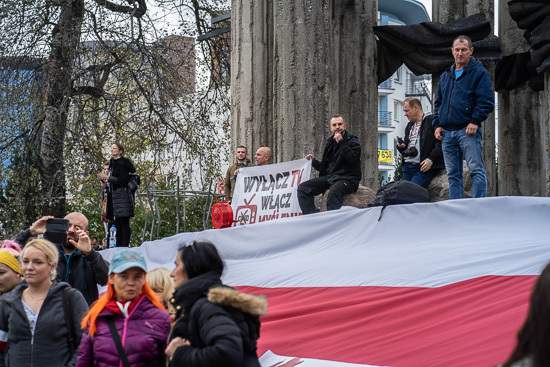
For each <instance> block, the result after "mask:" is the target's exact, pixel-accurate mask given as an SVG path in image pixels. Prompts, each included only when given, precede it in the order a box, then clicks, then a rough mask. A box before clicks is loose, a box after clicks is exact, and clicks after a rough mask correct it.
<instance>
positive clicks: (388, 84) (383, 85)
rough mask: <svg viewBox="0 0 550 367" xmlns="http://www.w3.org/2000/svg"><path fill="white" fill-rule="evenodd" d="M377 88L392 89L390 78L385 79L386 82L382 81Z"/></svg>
mask: <svg viewBox="0 0 550 367" xmlns="http://www.w3.org/2000/svg"><path fill="white" fill-rule="evenodd" d="M378 88H382V89H392V84H391V78H390V79H386V80H385V81H383V82H382V83H380V84H378Z"/></svg>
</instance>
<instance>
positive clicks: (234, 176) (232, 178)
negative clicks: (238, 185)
mask: <svg viewBox="0 0 550 367" xmlns="http://www.w3.org/2000/svg"><path fill="white" fill-rule="evenodd" d="M243 167H248V162H243V163H241V168H243ZM236 178H237V175H233V176H231V177H229V179H230V180H234V179H236Z"/></svg>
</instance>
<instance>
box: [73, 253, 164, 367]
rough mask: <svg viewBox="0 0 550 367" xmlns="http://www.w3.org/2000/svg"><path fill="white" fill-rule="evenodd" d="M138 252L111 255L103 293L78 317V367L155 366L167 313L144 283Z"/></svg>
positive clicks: (144, 269) (158, 362) (144, 270)
mask: <svg viewBox="0 0 550 367" xmlns="http://www.w3.org/2000/svg"><path fill="white" fill-rule="evenodd" d="M146 276H147V265H146V263H145V258H144V257H143V254H142V253H141V252H139V251H137V250H133V249H124V250H122V251H118V252H117V253H115V255H114V256H113V259H112V261H111V264H110V267H109V283H108V288H107V292H106V293H105V295H103V297H101V298H100V299H98V300H97V301H96V302H95V303H94V304H93V305H92V307H91V308H90V311H89V312H88V314H87V315H86V316H85V317H84V319H83V320H82V328H83V329H86V333H85V334H84V335H83V336H82V342H81V343H80V350H79V355H78V360H77V362H76V366H77V367H92V366H94V367H107V366H109V367H113V366H119V367H127V366H128V367H129V366H132V367H141V366H143V367H157V366H158V367H160V366H164V364H165V355H164V349H165V348H166V340H167V338H168V333H169V331H170V315H169V314H168V312H167V311H166V310H165V309H164V307H163V306H162V304H161V303H160V302H159V300H158V299H157V297H156V296H155V293H154V292H153V290H152V289H151V288H150V287H149V285H148V284H147V282H146Z"/></svg>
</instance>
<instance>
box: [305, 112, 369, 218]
mask: <svg viewBox="0 0 550 367" xmlns="http://www.w3.org/2000/svg"><path fill="white" fill-rule="evenodd" d="M346 128H347V125H346V122H345V120H344V116H342V115H334V116H332V118H331V119H330V131H332V132H333V133H334V134H333V135H332V136H331V137H330V138H328V139H327V142H326V144H325V150H324V152H323V158H322V160H321V161H318V160H317V159H315V158H314V157H313V154H308V155H307V156H306V159H308V160H309V159H313V162H312V166H313V168H315V169H316V170H318V171H319V177H316V178H312V179H310V180H307V181H305V182H302V183H301V184H300V186H298V201H299V203H300V208H301V209H302V213H303V214H311V213H315V212H318V211H319V210H318V209H317V208H316V207H315V203H314V201H313V197H314V196H315V195H319V194H322V193H324V192H325V191H326V190H327V189H330V192H329V194H328V198H327V210H336V209H340V208H341V207H342V201H343V199H344V195H346V194H351V193H354V192H355V191H357V188H358V187H359V181H360V180H361V145H360V144H359V140H358V139H357V137H356V136H354V135H351V134H350V133H349V132H347V131H346Z"/></svg>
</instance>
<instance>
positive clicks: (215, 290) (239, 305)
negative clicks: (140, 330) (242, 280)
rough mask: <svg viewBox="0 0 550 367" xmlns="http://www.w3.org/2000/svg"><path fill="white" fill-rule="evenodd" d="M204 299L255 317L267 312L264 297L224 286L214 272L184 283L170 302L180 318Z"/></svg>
mask: <svg viewBox="0 0 550 367" xmlns="http://www.w3.org/2000/svg"><path fill="white" fill-rule="evenodd" d="M202 297H206V298H207V299H208V301H209V302H211V303H214V304H218V305H220V306H231V307H233V308H236V309H238V310H240V311H243V312H246V313H249V314H251V315H255V316H261V315H264V314H265V313H266V310H267V301H266V300H265V298H264V297H260V296H254V295H251V294H246V293H241V292H239V291H238V290H236V289H234V288H231V287H227V286H224V285H223V284H222V282H221V280H220V276H219V275H218V274H216V273H215V272H212V271H211V272H208V273H205V274H201V275H199V276H197V277H195V278H191V279H189V280H188V281H186V282H185V283H183V284H182V285H181V286H179V287H178V288H177V289H176V291H175V292H174V295H173V297H172V299H171V300H170V302H172V304H174V306H175V307H176V309H177V310H178V316H179V314H180V313H181V312H183V311H184V310H189V309H190V308H191V306H193V304H195V302H196V301H197V300H199V299H200V298H202Z"/></svg>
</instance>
